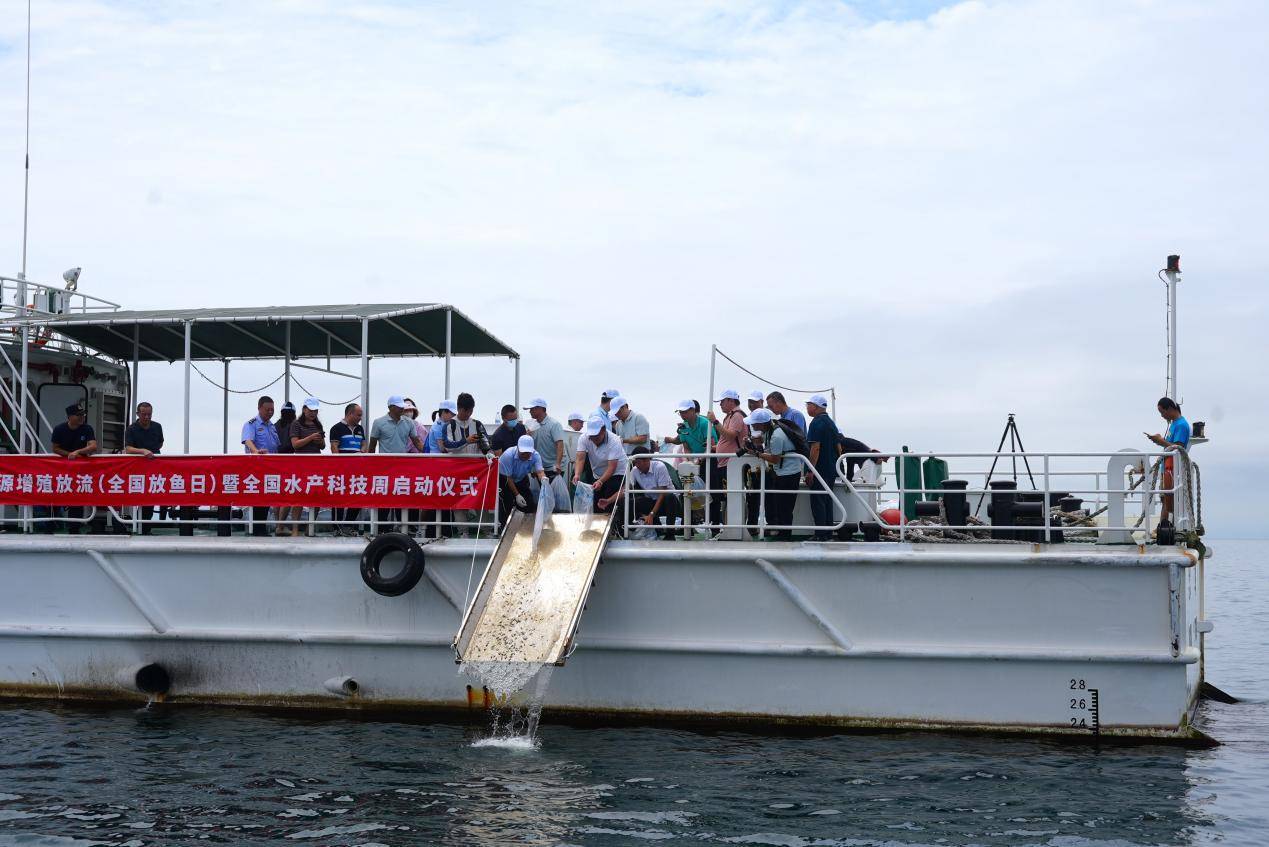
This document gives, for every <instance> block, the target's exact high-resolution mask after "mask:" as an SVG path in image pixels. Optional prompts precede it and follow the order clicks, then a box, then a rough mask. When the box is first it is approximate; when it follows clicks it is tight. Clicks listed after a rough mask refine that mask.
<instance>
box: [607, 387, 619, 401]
mask: <svg viewBox="0 0 1269 847" xmlns="http://www.w3.org/2000/svg"><path fill="white" fill-rule="evenodd" d="M620 396H621V392H620V391H618V390H617V389H615V388H609V389H608V390H606V391H605V392H604V397H606V398H607V399H609V400H611V399H612V398H614V397H620Z"/></svg>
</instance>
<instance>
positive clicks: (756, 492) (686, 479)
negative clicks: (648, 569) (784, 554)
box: [622, 453, 849, 540]
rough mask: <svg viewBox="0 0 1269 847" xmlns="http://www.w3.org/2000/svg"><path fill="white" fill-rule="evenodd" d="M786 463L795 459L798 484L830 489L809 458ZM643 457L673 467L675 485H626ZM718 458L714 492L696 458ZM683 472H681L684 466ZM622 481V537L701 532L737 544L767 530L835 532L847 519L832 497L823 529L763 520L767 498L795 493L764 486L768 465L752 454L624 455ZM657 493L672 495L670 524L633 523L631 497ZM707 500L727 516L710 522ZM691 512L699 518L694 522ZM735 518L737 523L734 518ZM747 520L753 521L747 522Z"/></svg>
mask: <svg viewBox="0 0 1269 847" xmlns="http://www.w3.org/2000/svg"><path fill="white" fill-rule="evenodd" d="M788 458H790V459H796V460H797V461H798V463H799V464H800V465H801V469H800V470H798V471H797V472H796V476H797V478H798V480H799V487H800V486H801V481H802V480H803V479H804V478H805V477H806V476H808V475H810V477H811V478H812V479H813V480H814V481H815V484H816V486H817V487H816V489H815V491H830V490H832V486H831V485H829V484H828V483H827V482H826V481H825V479H824V477H822V476H821V475H820V473H819V471H818V470H816V468H815V465H814V464H812V463H811V461H810V459H808V458H807V457H806V456H803V455H802V454H800V453H791V454H789V455H788ZM641 459H648V460H651V461H661V462H666V463H673V465H672V466H673V467H674V471H675V474H676V475H678V476H679V480H680V483H681V484H680V485H679V486H677V487H672V488H669V489H642V488H640V489H636V488H634V486H633V485H630V484H629V481H630V479H631V474H630V472H631V468H632V467H633V466H634V463H635V462H636V461H639V460H641ZM719 459H722V460H724V461H726V462H727V464H726V465H725V466H723V467H721V468H718V469H717V470H718V472H719V473H720V474H721V475H722V476H723V480H721V481H722V482H724V483H725V487H723V488H719V487H718V486H717V484H716V480H717V477H715V476H714V475H713V472H714V469H713V468H710V467H708V466H707V465H705V464H702V462H701V460H705V461H706V462H711V461H713V462H716V461H717V460H719ZM685 464H686V465H687V466H689V469H687V470H684V469H683V468H684V465H685ZM624 472H625V475H626V476H625V479H626V483H627V484H626V485H625V486H624V487H623V489H622V498H623V506H624V516H625V517H624V522H623V523H624V529H625V530H626V532H627V534H632V533H636V532H641V531H643V532H651V533H656V534H660V535H670V534H675V535H677V536H678V537H685V538H692V537H694V536H696V535H699V534H701V533H704V534H705V536H707V537H711V538H712V537H715V535H714V534H715V533H717V537H719V538H724V539H733V540H743V539H744V538H747V537H750V535H751V534H752V535H753V536H754V537H758V538H762V537H765V536H767V535H770V534H771V533H773V532H785V531H790V532H836V531H838V530H841V529H842V528H843V527H844V526H845V525H846V523H847V520H848V519H849V515H848V513H847V510H846V507H845V505H843V504H842V502H841V501H840V500H839V499H838V498H836V497H834V498H832V502H831V503H830V505H831V507H832V512H833V515H832V517H833V522H832V523H831V524H826V525H816V524H815V523H796V522H793V523H788V524H776V523H771V522H769V521H768V520H767V518H766V515H767V511H768V509H767V506H768V504H769V503H768V498H769V497H772V496H775V497H787V496H796V495H797V493H798V492H797V489H794V490H793V491H789V490H786V489H781V488H774V489H773V488H769V487H768V485H767V481H768V479H769V477H770V476H773V475H774V470H773V469H772V468H771V466H770V465H769V463H767V462H764V461H762V460H761V459H759V458H757V457H755V456H747V455H746V456H737V455H736V454H735V453H647V454H642V455H637V456H627V457H626V461H625V471H624ZM661 494H670V495H672V496H674V497H676V498H677V499H678V501H679V504H680V509H681V514H675V515H674V516H673V518H674V519H673V521H671V519H670V516H669V515H666V516H665V517H666V521H665V523H663V524H661V523H654V524H646V523H644V522H643V521H642V520H639V519H635V518H634V515H635V512H634V510H633V505H634V498H635V497H640V496H654V497H659V496H660V495H661ZM713 497H722V498H726V499H725V503H724V504H723V511H725V513H726V515H727V517H726V520H723V521H714V520H711V518H710V512H711V509H710V506H709V500H710V499H711V498H713ZM750 502H753V503H756V509H754V511H755V514H754V515H752V516H750V515H749V514H748V512H749V511H750V507H749V503H750ZM697 513H699V514H700V519H699V520H697V519H696V515H697ZM734 517H739V520H734V519H733V518H734ZM750 517H752V518H753V519H752V520H750Z"/></svg>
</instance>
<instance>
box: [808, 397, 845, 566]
mask: <svg viewBox="0 0 1269 847" xmlns="http://www.w3.org/2000/svg"><path fill="white" fill-rule="evenodd" d="M806 413H807V415H809V416H810V418H811V425H810V427H808V429H807V433H806V443H807V447H808V449H809V450H810V452H811V456H810V458H811V464H812V465H814V466H815V470H816V472H817V473H818V474H819V475H820V476H821V477H822V478H823V480H824V482H823V483H820V481H819V480H818V479H816V478H815V474H813V473H811V472H810V471H807V472H806V487H807V489H808V490H809V496H810V498H811V515H812V516H813V518H814V519H815V526H816V527H830V526H832V525H833V524H834V523H836V521H835V520H833V511H834V510H833V500H832V498H833V497H834V496H835V495H834V494H833V482H834V480H836V479H837V454H838V447H837V444H838V432H837V424H835V423H833V419H832V418H830V417H829V416H828V398H827V397H825V396H824V395H823V394H812V395H811V399H810V400H807V401H806ZM825 485H827V486H828V488H827V489H826V488H825V487H824V486H825ZM815 540H816V541H831V540H832V534H831V533H830V531H829V530H828V529H816V531H815Z"/></svg>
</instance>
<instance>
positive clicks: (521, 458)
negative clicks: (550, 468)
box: [498, 435, 548, 523]
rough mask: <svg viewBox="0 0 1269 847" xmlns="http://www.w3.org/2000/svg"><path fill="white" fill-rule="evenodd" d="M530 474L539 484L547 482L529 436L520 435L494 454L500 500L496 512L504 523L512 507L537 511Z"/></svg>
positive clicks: (531, 438)
mask: <svg viewBox="0 0 1269 847" xmlns="http://www.w3.org/2000/svg"><path fill="white" fill-rule="evenodd" d="M530 476H535V477H537V478H538V482H539V483H540V484H542V485H547V484H548V483H547V480H546V473H545V472H544V471H543V470H542V457H541V456H539V455H538V451H537V450H536V449H535V448H534V446H533V436H532V435H522V436H520V438H519V439H518V440H517V441H516V445H515V448H514V449H509V450H504V451H502V455H500V456H499V457H498V493H499V496H500V497H501V499H502V508H501V509H500V510H499V513H500V514H501V515H502V520H503V522H504V523H505V521H506V518H507V516H508V515H510V514H511V510H512V509H519V510H520V511H522V512H534V511H536V510H537V508H538V498H537V497H535V496H534V495H533V489H532V487H530V485H529V477H530Z"/></svg>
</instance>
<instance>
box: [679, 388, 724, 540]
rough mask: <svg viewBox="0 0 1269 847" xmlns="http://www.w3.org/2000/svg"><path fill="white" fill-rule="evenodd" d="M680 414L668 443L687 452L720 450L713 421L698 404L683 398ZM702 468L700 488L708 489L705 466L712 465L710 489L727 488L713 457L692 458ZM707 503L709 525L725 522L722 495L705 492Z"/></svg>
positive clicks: (680, 404)
mask: <svg viewBox="0 0 1269 847" xmlns="http://www.w3.org/2000/svg"><path fill="white" fill-rule="evenodd" d="M677 410H678V413H679V417H680V418H682V423H680V424H679V427H678V433H677V435H673V436H667V437H666V439H665V440H666V442H668V443H670V444H682V445H683V449H684V450H685V451H686V452H688V453H707V452H717V451H716V448H717V446H718V436H717V435H714V436H713V438H712V439H711V437H710V436H711V433H710V426H711V424H710V422H709V420H708V419H707V418H706V417H705V416H704V415H702V414H701V413H700V409H699V407H698V406H697V404H696V403H695V402H693V401H691V400H683V401H681V402H680V403H679V405H678V406H677ZM692 461H694V462H696V463H697V464H699V465H700V467H701V476H700V486H699V487H700V488H705V487H706V485H705V476H706V473H705V468H706V467H710V468H711V473H710V474H709V486H708V487H709V490H711V491H713V490H715V489H719V488H726V487H727V483H726V481H725V480H723V479H720V476H721V474H719V473H718V472H717V469H718V466H717V465H716V464H712V461H713V460H711V459H693V460H692ZM705 499H706V502H707V503H708V504H709V505H708V511H707V512H706V514H707V515H709V524H710V525H711V526H713V525H717V524H720V523H722V510H723V497H722V496H721V495H706V498H705Z"/></svg>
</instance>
